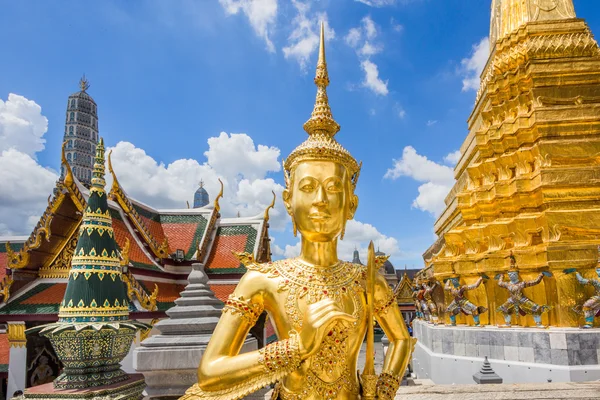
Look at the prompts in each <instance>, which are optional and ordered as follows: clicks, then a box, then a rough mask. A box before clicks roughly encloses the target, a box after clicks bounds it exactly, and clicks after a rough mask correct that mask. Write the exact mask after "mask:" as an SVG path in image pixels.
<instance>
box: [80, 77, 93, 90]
mask: <svg viewBox="0 0 600 400" xmlns="http://www.w3.org/2000/svg"><path fill="white" fill-rule="evenodd" d="M79 88H80V89H81V91H82V92H85V91H86V90H88V89H89V88H90V82H89V81H88V80H87V79H86V78H85V74H83V77H82V78H81V79H80V80H79Z"/></svg>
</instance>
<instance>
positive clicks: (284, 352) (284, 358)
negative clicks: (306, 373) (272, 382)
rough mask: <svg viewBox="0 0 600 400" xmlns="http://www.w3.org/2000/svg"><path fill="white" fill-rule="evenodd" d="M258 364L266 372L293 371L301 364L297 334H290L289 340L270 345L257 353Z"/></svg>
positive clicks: (293, 332)
mask: <svg viewBox="0 0 600 400" xmlns="http://www.w3.org/2000/svg"><path fill="white" fill-rule="evenodd" d="M258 352H259V354H260V357H259V358H258V362H259V363H260V364H262V365H263V366H264V367H265V369H266V370H267V371H268V372H274V371H281V370H286V371H290V372H291V371H294V370H296V369H297V368H298V367H299V366H300V364H301V363H302V359H301V357H300V345H299V339H298V334H297V333H296V332H295V331H292V332H290V338H289V339H284V340H280V341H277V342H275V343H271V344H269V345H267V346H265V347H263V348H262V349H260V350H259V351H258Z"/></svg>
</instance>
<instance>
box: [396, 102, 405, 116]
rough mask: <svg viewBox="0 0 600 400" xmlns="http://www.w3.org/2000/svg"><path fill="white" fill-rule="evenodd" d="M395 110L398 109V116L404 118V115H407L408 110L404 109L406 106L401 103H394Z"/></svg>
mask: <svg viewBox="0 0 600 400" xmlns="http://www.w3.org/2000/svg"><path fill="white" fill-rule="evenodd" d="M394 111H396V115H398V118H400V119H404V117H406V110H404V108H403V107H402V106H401V105H400V104H399V103H396V104H395V105H394Z"/></svg>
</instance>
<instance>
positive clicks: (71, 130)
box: [69, 126, 73, 135]
mask: <svg viewBox="0 0 600 400" xmlns="http://www.w3.org/2000/svg"><path fill="white" fill-rule="evenodd" d="M69 135H73V127H72V126H70V127H69Z"/></svg>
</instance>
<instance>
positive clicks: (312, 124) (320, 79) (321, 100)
mask: <svg viewBox="0 0 600 400" xmlns="http://www.w3.org/2000/svg"><path fill="white" fill-rule="evenodd" d="M315 85H317V98H316V99H315V107H314V109H313V112H312V115H311V116H310V119H309V120H308V121H306V123H305V124H304V130H305V131H306V133H308V134H309V135H314V134H318V133H322V134H325V135H327V136H329V137H333V136H334V135H335V134H336V133H338V131H339V130H340V125H339V124H338V123H337V122H335V120H334V119H333V115H332V114H331V108H330V107H329V99H328V98H327V86H329V73H328V72H327V60H326V59H325V24H324V23H323V22H321V41H320V44H319V60H318V61H317V71H316V73H315Z"/></svg>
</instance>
